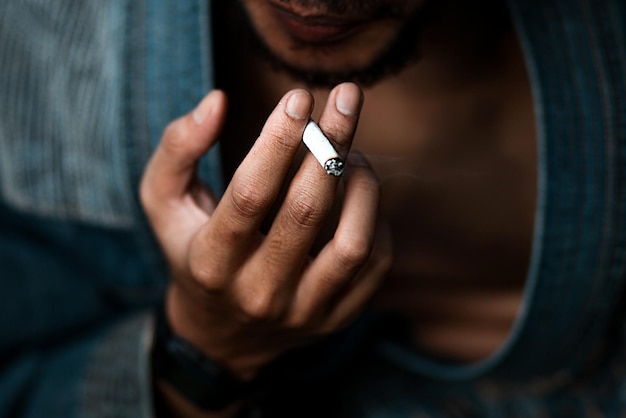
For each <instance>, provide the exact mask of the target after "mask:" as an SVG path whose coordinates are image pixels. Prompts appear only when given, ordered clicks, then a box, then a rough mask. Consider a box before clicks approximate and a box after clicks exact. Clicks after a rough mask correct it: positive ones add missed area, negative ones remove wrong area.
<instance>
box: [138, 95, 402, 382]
mask: <svg viewBox="0 0 626 418" xmlns="http://www.w3.org/2000/svg"><path fill="white" fill-rule="evenodd" d="M361 102H362V94H361V91H360V89H359V88H358V87H357V86H356V85H354V84H349V83H346V84H342V85H340V86H338V87H337V88H335V89H334V90H333V91H332V92H331V94H330V96H329V99H328V102H327V104H326V106H325V109H324V111H323V114H322V116H321V118H320V121H319V125H320V127H321V128H322V130H323V131H324V132H325V134H326V135H327V136H328V137H329V138H331V140H332V141H333V145H334V146H335V147H336V149H337V150H338V152H339V153H340V154H341V155H342V156H345V155H347V154H348V151H349V148H350V144H351V142H352V138H353V136H354V131H355V129H356V125H357V121H358V116H359V112H360V106H361ZM312 108H313V98H312V96H311V95H310V94H309V93H308V92H306V91H304V90H294V91H291V92H289V93H287V94H286V95H285V96H284V97H283V99H282V100H281V101H280V103H279V104H278V106H277V107H276V108H275V109H274V111H273V112H272V114H271V115H270V116H269V118H268V120H267V122H266V124H265V126H264V128H263V130H262V132H261V134H260V136H259V138H258V139H257V141H256V142H255V144H254V145H253V147H252V149H251V150H250V152H249V153H248V155H247V156H246V158H245V159H244V161H243V162H242V163H241V165H240V166H239V168H238V169H237V171H236V172H235V174H234V176H233V179H232V181H231V182H230V184H229V186H228V188H227V190H226V192H225V194H224V196H223V197H222V198H221V200H220V201H219V202H216V201H215V199H214V198H213V197H212V195H211V193H210V192H209V191H208V190H207V189H206V188H205V187H204V185H202V184H201V183H200V182H199V181H198V179H197V177H196V173H195V168H196V164H197V160H198V159H199V158H200V157H201V156H202V155H203V154H204V153H205V152H206V151H207V150H208V149H209V148H210V147H211V145H212V144H213V143H214V142H215V141H216V138H217V136H218V134H219V132H220V129H221V125H222V123H223V121H224V118H225V114H226V97H225V95H224V94H223V93H222V92H220V91H214V92H212V93H210V94H209V95H208V96H207V97H206V98H205V99H204V100H203V101H202V102H201V103H200V105H199V106H198V108H197V109H196V110H195V111H194V112H193V113H191V114H189V115H186V116H183V117H182V118H180V119H178V120H176V121H174V122H172V123H171V124H170V125H169V126H168V128H167V129H166V130H165V133H164V135H163V138H162V141H161V144H160V146H159V147H158V149H157V150H156V151H155V153H154V155H153V157H152V159H151V160H150V163H149V164H148V167H147V169H146V172H145V175H144V178H143V181H142V185H141V199H142V204H143V206H144V208H145V211H146V213H147V215H148V217H149V219H150V222H151V224H152V227H153V229H154V232H155V233H156V236H157V238H158V239H159V241H160V244H161V246H162V248H163V250H164V253H165V256H166V257H167V259H168V261H169V264H170V268H171V271H172V275H173V281H172V283H171V285H170V287H169V290H168V294H167V314H168V317H169V320H170V322H171V325H172V328H173V329H174V330H175V331H176V332H177V333H178V334H179V335H180V336H181V337H183V338H185V339H187V340H188V341H190V342H192V343H193V344H194V345H196V346H197V347H198V348H199V349H201V350H203V351H204V352H205V353H206V354H207V355H208V356H210V357H211V358H213V359H215V360H217V361H219V362H221V363H222V364H223V365H224V366H225V367H227V368H228V369H230V370H231V371H232V372H233V373H235V374H236V375H238V376H240V377H242V378H250V377H253V376H254V375H255V374H256V373H257V371H258V370H259V368H261V367H262V366H263V365H264V364H266V363H267V362H269V361H271V360H272V359H274V358H275V357H277V356H279V355H280V354H281V353H283V352H285V351H287V350H289V349H291V348H294V347H296V346H300V345H303V344H306V343H308V342H312V341H314V340H315V339H317V338H319V337H321V336H323V335H325V334H328V333H331V332H334V331H336V330H338V329H340V328H341V327H344V326H345V325H347V324H348V323H350V322H351V321H352V320H353V319H354V318H355V317H356V316H357V315H358V314H359V312H360V311H361V310H362V308H363V307H364V305H365V304H366V302H367V301H368V300H369V299H370V297H371V296H372V294H373V293H374V292H375V290H376V289H377V288H378V286H379V284H380V282H381V279H382V277H383V276H384V274H385V272H386V270H387V269H388V267H389V265H390V248H389V245H388V240H387V239H385V238H384V237H386V236H387V235H386V234H380V233H378V234H377V225H378V220H377V209H378V200H379V185H378V182H377V180H376V177H375V176H374V174H373V172H372V170H371V169H370V168H369V166H368V165H367V163H366V162H365V161H364V160H363V158H362V157H358V156H351V157H350V158H348V166H347V170H346V174H345V177H344V180H345V195H344V200H343V204H342V211H341V215H340V219H339V223H338V226H337V229H336V231H335V233H334V236H333V238H332V239H331V240H330V241H329V242H328V243H327V244H326V245H325V247H323V249H322V250H321V251H320V252H319V254H318V255H317V256H316V257H315V258H311V257H310V255H309V252H310V249H311V246H312V245H313V242H314V241H315V239H316V237H317V236H318V233H319V231H320V228H321V226H322V224H323V222H324V220H325V219H326V217H327V215H328V213H329V211H330V210H331V208H332V206H333V202H334V199H335V194H336V193H335V189H336V187H337V182H338V181H339V180H338V179H337V178H335V177H333V176H329V175H327V174H326V173H325V171H324V170H323V169H322V168H321V167H320V165H319V163H318V162H317V161H316V160H315V159H314V158H313V156H312V155H310V154H307V156H306V157H305V159H304V161H303V162H302V165H301V166H300V167H299V168H298V170H297V172H296V174H295V176H294V177H293V179H292V180H291V182H290V184H289V186H288V191H287V193H286V196H285V199H284V201H282V202H281V204H280V208H279V209H278V212H277V215H276V217H275V219H274V221H273V223H272V226H271V228H270V229H269V231H268V232H267V234H265V235H264V234H262V233H261V232H259V227H260V225H261V223H262V221H263V220H264V218H265V216H266V215H267V213H268V211H269V210H270V208H271V207H272V205H273V204H274V203H275V201H276V199H277V196H278V195H279V192H280V190H281V187H282V186H283V183H284V181H285V179H286V176H287V172H288V170H289V167H290V165H291V164H292V162H293V159H294V156H295V154H296V151H297V150H298V148H299V146H300V143H301V138H302V133H303V131H304V128H305V125H306V123H307V121H308V120H309V117H310V114H311V110H312ZM372 249H374V251H372Z"/></svg>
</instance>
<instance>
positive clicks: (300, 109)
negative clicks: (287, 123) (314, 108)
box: [285, 91, 311, 120]
mask: <svg viewBox="0 0 626 418" xmlns="http://www.w3.org/2000/svg"><path fill="white" fill-rule="evenodd" d="M285 111H286V112H287V114H288V115H289V116H291V117H292V118H294V119H298V120H302V119H308V117H309V114H310V113H311V98H310V97H309V94H308V93H306V92H304V91H296V92H294V93H292V94H291V96H289V99H287V106H285Z"/></svg>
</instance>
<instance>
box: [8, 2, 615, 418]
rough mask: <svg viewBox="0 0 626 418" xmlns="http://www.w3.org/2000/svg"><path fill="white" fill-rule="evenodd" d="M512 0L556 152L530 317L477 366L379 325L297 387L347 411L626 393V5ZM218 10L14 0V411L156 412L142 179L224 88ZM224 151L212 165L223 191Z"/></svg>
mask: <svg viewBox="0 0 626 418" xmlns="http://www.w3.org/2000/svg"><path fill="white" fill-rule="evenodd" d="M509 5H510V10H511V13H512V17H513V20H514V24H515V28H516V30H517V33H518V35H519V37H520V40H521V42H522V45H523V49H524V54H525V58H526V62H527V66H528V70H529V74H530V77H531V81H532V85H533V94H534V100H535V103H534V104H535V113H536V120H537V132H538V138H539V155H540V161H539V166H540V168H539V170H540V171H539V181H540V183H539V187H538V189H539V191H538V193H539V195H538V207H537V216H536V227H535V238H534V243H533V254H532V260H531V264H530V267H529V273H528V279H527V287H526V293H525V298H524V305H523V309H522V311H521V312H520V316H519V319H518V322H517V323H516V325H515V329H514V331H513V332H512V334H511V336H510V338H509V340H508V342H507V343H506V344H505V346H504V347H503V348H502V350H501V351H499V352H498V353H496V354H495V355H494V356H493V357H492V358H490V359H488V360H486V361H484V362H482V363H479V364H475V365H469V366H457V365H451V364H443V363H438V362H436V361H434V360H432V359H429V358H426V357H422V356H419V355H418V354H417V353H415V352H414V351H413V350H412V349H411V348H410V347H408V346H407V345H406V344H403V343H398V342H397V341H395V340H393V339H389V338H387V337H384V336H381V337H380V338H379V339H377V340H375V341H373V342H372V343H371V345H368V347H370V348H371V349H368V350H366V354H363V355H360V356H355V358H354V362H353V363H350V364H349V365H348V366H347V367H349V369H348V371H344V372H345V373H344V374H342V375H338V376H336V377H333V379H331V380H333V382H331V383H333V384H328V385H327V386H324V385H321V386H322V387H320V386H318V387H315V388H311V392H310V393H311V396H309V397H307V396H304V397H303V396H302V393H300V394H298V396H296V394H294V396H293V399H294V400H296V399H297V400H301V401H302V403H303V404H304V403H306V404H308V405H315V404H318V405H319V406H320V407H327V406H328V404H327V403H325V402H324V401H323V400H324V399H332V400H333V401H336V403H335V404H333V405H332V408H333V410H334V411H337V413H336V414H335V415H336V416H342V417H348V416H358V417H409V416H411V417H413V416H423V417H431V416H432V417H473V416H480V417H510V416H515V417H517V416H519V417H535V416H564V417H565V416H567V417H570V416H595V415H594V414H596V415H597V414H605V415H607V416H617V413H618V411H620V410H621V409H623V403H624V401H623V398H624V393H626V387H624V373H626V372H625V370H626V366H625V365H624V364H625V363H626V362H624V359H623V356H622V354H621V353H622V352H623V350H622V348H623V343H622V341H623V332H622V330H621V329H619V330H618V331H613V328H611V327H610V325H611V324H612V323H615V322H620V321H621V319H622V313H621V311H620V310H619V307H620V304H619V302H620V300H619V299H620V297H621V295H622V291H623V290H622V289H623V281H624V277H625V268H626V225H625V224H624V223H625V219H626V193H625V190H626V187H625V185H624V180H625V179H626V176H625V175H624V167H626V140H625V139H626V123H625V121H626V83H625V77H626V76H625V74H626V56H625V54H626V41H625V39H626V23H625V22H626V11H625V9H624V5H623V4H622V2H621V1H619V0H601V1H594V2H593V3H592V2H591V1H590V0H585V1H580V2H577V3H576V4H572V2H567V1H565V0H546V1H539V0H531V1H522V0H519V1H517V0H510V1H509ZM209 17H210V14H209V3H208V2H206V1H202V0H177V1H176V2H166V1H164V0H154V1H149V0H105V1H100V0H82V1H78V0H54V1H53V0H5V1H4V2H1V3H0V102H1V103H2V104H3V105H2V112H0V280H1V281H2V282H1V283H2V289H3V290H2V293H0V416H1V417H52V418H53V417H101V416H102V417H105V416H106V417H148V416H152V407H151V395H150V382H149V368H148V362H147V353H148V351H149V344H150V333H151V322H150V314H149V313H145V312H146V310H147V309H148V308H149V307H151V306H153V305H154V304H155V303H158V301H159V300H160V299H161V297H162V294H163V290H164V287H165V285H166V282H167V270H166V268H165V265H164V261H163V259H162V257H161V254H160V252H159V249H158V247H157V245H156V243H155V242H154V239H153V237H152V235H151V233H150V230H149V228H148V226H147V224H146V221H145V219H144V217H143V215H142V213H141V210H140V208H139V205H138V202H137V196H136V190H137V185H138V182H139V179H140V176H141V172H142V170H143V166H144V164H145V162H146V161H147V159H148V157H149V156H150V154H151V152H152V150H153V149H154V147H155V145H156V143H157V142H158V140H159V137H160V135H161V132H162V130H163V128H164V127H165V126H166V124H167V123H168V122H170V121H171V120H173V119H174V118H176V117H178V116H180V115H181V114H183V113H186V112H187V111H189V110H190V109H192V108H193V107H194V106H195V104H196V103H197V102H198V101H199V100H200V98H201V97H202V96H203V95H204V94H205V93H206V92H207V91H209V90H210V89H211V86H212V68H213V62H212V56H211V51H210V25H209V24H208V21H209ZM218 156H219V150H217V149H214V150H213V151H211V152H210V153H209V155H208V156H207V157H206V158H205V160H204V161H203V163H202V164H201V167H200V173H201V176H202V177H203V178H204V179H205V181H206V182H207V183H208V184H210V185H211V186H212V187H213V188H214V190H216V191H217V192H218V194H219V193H220V192H221V190H222V188H223V185H222V183H221V179H220V171H221V170H220V165H219V159H218ZM607 346H609V347H610V349H609V350H605V348H606V347H607ZM347 357H351V356H347ZM348 363H349V362H348ZM325 388H327V389H328V390H330V389H333V390H334V389H336V390H335V392H333V393H332V394H329V393H328V392H325V391H324V389H325ZM316 394H319V395H320V396H322V397H323V399H321V400H320V398H315V397H314V395H316ZM338 394H339V395H340V396H337V395H338ZM325 396H327V397H326V398H324V397H325ZM278 404H281V402H280V400H279V402H278ZM284 404H285V406H287V403H284ZM268 408H270V410H278V409H279V408H278V409H276V408H277V407H276V406H275V405H273V406H272V405H269V406H268ZM271 408H274V409H271ZM310 410H311V411H313V410H319V409H316V408H310ZM327 411H328V410H327ZM291 416H293V415H291ZM302 416H304V413H303V414H302Z"/></svg>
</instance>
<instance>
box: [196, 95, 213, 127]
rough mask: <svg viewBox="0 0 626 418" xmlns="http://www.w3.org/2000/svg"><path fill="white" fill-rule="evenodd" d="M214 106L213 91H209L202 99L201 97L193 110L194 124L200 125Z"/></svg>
mask: <svg viewBox="0 0 626 418" xmlns="http://www.w3.org/2000/svg"><path fill="white" fill-rule="evenodd" d="M214 107H215V95H214V94H213V93H209V94H208V95H207V96H206V97H205V98H204V99H202V101H201V102H200V103H199V104H198V106H196V108H195V109H194V111H193V120H194V121H195V122H196V124H198V125H202V123H203V122H204V121H205V120H206V118H207V116H209V115H210V114H211V113H212V112H213V109H214Z"/></svg>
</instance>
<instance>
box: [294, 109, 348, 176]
mask: <svg viewBox="0 0 626 418" xmlns="http://www.w3.org/2000/svg"><path fill="white" fill-rule="evenodd" d="M302 141H303V142H304V144H305V145H306V146H307V148H308V149H309V151H311V154H313V156H314V157H315V159H316V160H317V161H318V162H319V163H320V165H321V166H322V168H323V169H324V170H325V171H326V173H327V174H329V175H331V176H335V177H341V176H342V175H343V170H344V167H345V164H344V162H343V160H342V159H341V157H339V154H338V153H337V151H336V150H335V148H333V146H332V144H331V143H330V141H329V140H328V138H327V137H326V135H324V133H323V132H322V130H321V129H320V127H319V126H317V123H315V122H314V121H312V120H310V121H309V123H308V124H307V125H306V128H305V129H304V133H303V134H302Z"/></svg>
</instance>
